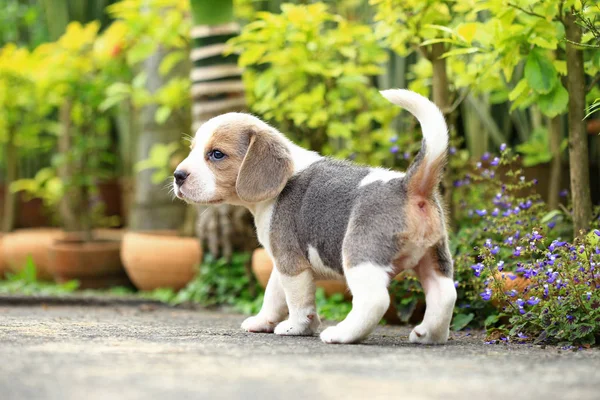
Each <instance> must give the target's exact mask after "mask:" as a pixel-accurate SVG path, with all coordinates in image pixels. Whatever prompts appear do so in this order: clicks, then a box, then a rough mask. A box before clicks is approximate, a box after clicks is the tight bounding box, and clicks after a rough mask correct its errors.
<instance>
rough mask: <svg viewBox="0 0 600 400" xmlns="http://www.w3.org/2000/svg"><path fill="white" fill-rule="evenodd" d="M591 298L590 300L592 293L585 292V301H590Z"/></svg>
mask: <svg viewBox="0 0 600 400" xmlns="http://www.w3.org/2000/svg"><path fill="white" fill-rule="evenodd" d="M591 298H592V292H587V293H586V294H585V299H586V300H589V299H591Z"/></svg>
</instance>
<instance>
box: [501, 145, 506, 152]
mask: <svg viewBox="0 0 600 400" xmlns="http://www.w3.org/2000/svg"><path fill="white" fill-rule="evenodd" d="M504 150H506V143H502V144H501V145H500V151H504Z"/></svg>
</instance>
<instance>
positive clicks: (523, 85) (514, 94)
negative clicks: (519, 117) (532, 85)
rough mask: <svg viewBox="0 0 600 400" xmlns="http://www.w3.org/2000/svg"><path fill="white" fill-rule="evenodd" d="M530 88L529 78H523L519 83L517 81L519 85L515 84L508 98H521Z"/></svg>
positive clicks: (513, 99)
mask: <svg viewBox="0 0 600 400" xmlns="http://www.w3.org/2000/svg"><path fill="white" fill-rule="evenodd" d="M528 88H529V85H527V79H521V80H520V81H519V83H517V86H515V88H514V89H513V90H511V91H510V93H509V94H508V99H509V100H510V101H515V99H517V98H519V97H520V96H521V95H522V94H523V93H524V92H525V90H527V89H528Z"/></svg>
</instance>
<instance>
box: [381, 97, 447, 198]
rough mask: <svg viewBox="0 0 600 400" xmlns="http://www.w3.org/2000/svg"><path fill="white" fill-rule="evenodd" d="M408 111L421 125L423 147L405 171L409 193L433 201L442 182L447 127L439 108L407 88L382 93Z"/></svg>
mask: <svg viewBox="0 0 600 400" xmlns="http://www.w3.org/2000/svg"><path fill="white" fill-rule="evenodd" d="M380 93H381V94H382V95H383V97H385V98H386V99H388V100H389V101H390V102H392V103H393V104H395V105H397V106H400V107H402V108H404V109H406V110H408V111H409V112H410V113H411V114H412V115H414V116H415V117H416V118H417V120H419V123H420V124H421V130H422V131H423V145H422V147H421V150H420V151H419V154H417V157H416V158H415V160H414V161H413V162H412V164H411V166H410V167H409V168H408V171H407V172H406V176H407V178H408V189H409V193H410V194H413V195H419V196H423V197H425V198H430V197H431V195H432V193H433V192H434V190H435V189H436V188H437V186H438V185H439V183H440V181H441V179H442V171H443V169H444V163H445V161H446V151H447V149H448V126H447V125H446V120H445V119H444V115H443V114H442V112H441V111H440V109H439V108H438V107H437V106H436V105H435V104H434V103H433V102H431V101H430V100H429V99H427V98H426V97H423V96H421V95H420V94H418V93H415V92H412V91H410V90H405V89H390V90H382V91H381V92H380Z"/></svg>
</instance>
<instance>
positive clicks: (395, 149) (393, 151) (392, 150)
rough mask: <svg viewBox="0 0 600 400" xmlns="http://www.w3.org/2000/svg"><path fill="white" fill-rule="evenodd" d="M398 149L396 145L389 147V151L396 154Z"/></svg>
mask: <svg viewBox="0 0 600 400" xmlns="http://www.w3.org/2000/svg"><path fill="white" fill-rule="evenodd" d="M398 150H399V149H398V146H393V147H392V148H391V149H390V152H391V153H392V154H396V153H397V152H398Z"/></svg>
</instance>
